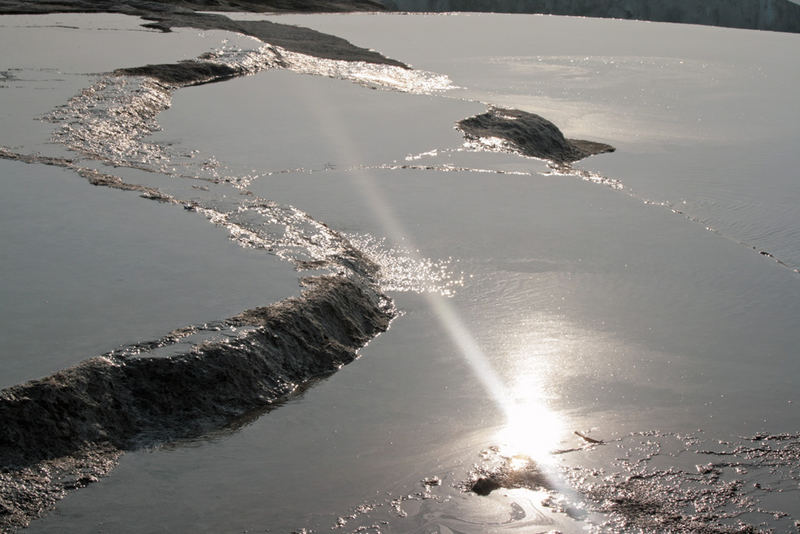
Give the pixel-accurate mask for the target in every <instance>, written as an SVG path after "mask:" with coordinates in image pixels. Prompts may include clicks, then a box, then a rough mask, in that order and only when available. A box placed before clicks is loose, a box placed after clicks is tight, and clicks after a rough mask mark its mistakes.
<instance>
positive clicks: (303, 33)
mask: <svg viewBox="0 0 800 534" xmlns="http://www.w3.org/2000/svg"><path fill="white" fill-rule="evenodd" d="M205 10H214V11H256V12H272V11H278V12H285V11H298V12H329V11H333V12H336V11H365V10H366V11H383V10H385V8H384V7H383V6H382V5H381V4H379V3H378V2H375V1H372V0H320V1H316V0H315V1H313V2H304V1H302V0H275V1H273V0H265V1H237V0H232V1H224V0H219V1H211V0H209V1H205V0H200V1H194V2H192V1H187V2H171V1H159V0H113V1H112V0H48V1H33V0H0V15H1V14H22V13H30V14H44V13H61V12H86V13H123V14H126V15H134V16H139V17H142V18H144V19H146V20H149V21H151V22H149V23H148V24H145V26H146V27H149V28H155V29H159V30H162V31H170V29H171V28H197V29H200V30H223V31H230V32H235V33H240V34H243V35H249V36H251V37H255V38H256V39H259V40H261V41H263V42H265V43H269V44H272V45H276V46H280V47H282V48H285V49H286V50H290V51H292V52H298V53H301V54H307V55H310V56H315V57H319V58H324V59H340V60H345V61H365V62H367V63H377V64H384V65H394V66H398V67H404V68H405V67H406V65H404V64H403V63H401V62H400V61H396V60H393V59H389V58H387V57H385V56H383V55H381V54H379V53H378V52H375V51H374V50H368V49H366V48H361V47H358V46H355V45H353V44H351V43H350V42H349V41H347V40H345V39H342V38H341V37H336V36H335V35H330V34H326V33H322V32H318V31H316V30H312V29H310V28H304V27H301V26H292V25H288V24H278V23H275V22H270V21H267V20H251V21H239V20H231V19H230V18H228V17H226V16H224V15H219V14H212V13H198V12H196V11H205Z"/></svg>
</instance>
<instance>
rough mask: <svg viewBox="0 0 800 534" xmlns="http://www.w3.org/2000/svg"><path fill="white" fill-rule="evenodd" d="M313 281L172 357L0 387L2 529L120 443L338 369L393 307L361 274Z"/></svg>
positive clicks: (169, 432)
mask: <svg viewBox="0 0 800 534" xmlns="http://www.w3.org/2000/svg"><path fill="white" fill-rule="evenodd" d="M305 283H306V285H307V287H306V289H305V291H304V292H303V295H302V297H298V298H290V299H287V300H284V301H281V302H278V303H276V304H273V305H271V306H268V307H264V308H257V309H254V310H248V311H246V312H244V313H242V314H240V315H238V316H236V317H233V318H231V319H228V320H226V321H224V324H225V325H227V326H236V327H237V328H242V327H246V328H249V331H247V333H246V334H244V335H242V336H240V337H236V338H231V339H226V340H224V341H216V342H208V343H203V344H200V345H195V346H194V347H193V350H191V351H189V352H187V353H184V354H178V355H174V356H168V357H167V356H164V357H159V356H153V355H147V354H146V351H145V355H144V356H142V355H135V354H136V352H138V350H136V351H129V353H127V354H125V353H120V352H116V353H110V354H107V355H104V356H99V357H95V358H91V359H88V360H86V361H84V362H82V363H80V364H78V365H76V366H75V367H71V368H69V369H65V370H63V371H60V372H58V373H56V374H54V375H51V376H48V377H46V378H43V379H40V380H34V381H31V382H28V383H25V384H21V385H18V386H13V387H10V388H7V389H5V390H2V391H0V530H3V531H5V530H7V529H11V528H16V527H21V526H24V525H26V524H27V523H28V522H29V521H30V519H32V518H34V517H36V516H38V515H39V514H40V513H41V512H42V511H44V510H45V509H47V508H49V507H51V506H53V505H54V503H55V502H56V501H57V500H58V498H60V497H61V496H63V494H64V492H65V491H66V490H69V489H74V488H79V487H82V486H85V485H87V484H89V483H91V482H93V481H95V480H97V477H98V476H102V475H104V474H106V473H107V472H108V471H109V470H111V469H112V468H113V466H114V465H115V462H116V458H117V457H118V456H119V454H121V451H125V450H131V449H136V448H140V447H150V446H154V445H158V444H159V443H164V442H167V441H171V440H176V439H182V438H189V437H196V436H202V435H204V434H206V433H209V432H213V431H218V430H220V429H223V428H225V427H227V426H228V425H230V424H232V423H233V422H235V420H236V419H237V418H240V417H242V416H243V415H246V414H247V413H249V412H252V411H254V410H259V409H264V408H265V407H267V406H269V405H270V404H272V403H274V402H276V401H278V400H280V399H282V398H284V397H286V396H287V395H289V394H291V393H292V392H293V391H295V390H296V389H297V388H298V387H299V386H301V385H302V384H304V383H307V382H308V381H310V380H312V379H314V378H316V377H321V376H325V375H327V374H329V373H332V372H334V371H336V370H337V369H339V368H340V367H341V366H342V365H345V364H347V363H349V362H351V361H353V359H355V357H356V350H357V349H358V348H360V347H362V346H363V345H364V344H365V343H366V342H367V341H369V340H370V339H372V338H373V337H374V336H376V335H377V334H378V333H380V332H382V331H384V330H386V328H387V327H388V324H389V321H390V320H391V318H392V317H393V310H392V309H391V308H390V306H389V305H388V304H387V302H388V301H387V300H386V299H385V298H384V297H382V296H381V295H380V294H378V293H377V292H376V290H374V289H373V288H372V287H368V286H366V285H365V284H364V283H362V282H357V281H354V280H351V279H348V278H344V277H341V276H325V277H318V278H311V279H307V280H306V281H305ZM153 345H154V346H161V345H163V343H154V344H153ZM141 347H146V345H142V346H141ZM137 348H138V347H137Z"/></svg>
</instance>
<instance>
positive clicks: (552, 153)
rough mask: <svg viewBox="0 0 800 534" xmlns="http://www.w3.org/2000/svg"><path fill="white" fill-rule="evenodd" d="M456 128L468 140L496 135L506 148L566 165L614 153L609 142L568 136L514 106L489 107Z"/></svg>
mask: <svg viewBox="0 0 800 534" xmlns="http://www.w3.org/2000/svg"><path fill="white" fill-rule="evenodd" d="M457 127H458V129H459V130H461V131H462V132H463V133H464V136H465V137H466V138H467V139H470V140H476V141H480V140H481V139H486V138H499V139H502V140H503V141H505V142H506V143H507V149H508V150H510V151H513V152H518V153H520V154H522V155H524V156H529V157H533V158H539V159H544V160H548V161H552V162H554V163H557V164H567V163H571V162H573V161H577V160H579V159H583V158H585V157H587V156H591V155H593V154H599V153H602V152H613V151H614V150H615V149H614V147H612V146H610V145H605V144H603V143H595V142H593V141H582V140H579V139H567V138H565V137H564V134H563V133H561V130H559V129H558V127H557V126H556V125H555V124H553V123H552V122H550V121H548V120H547V119H545V118H543V117H540V116H539V115H536V114H534V113H528V112H526V111H519V110H517V109H502V108H492V109H490V110H489V111H487V112H486V113H482V114H480V115H475V116H474V117H469V118H466V119H463V120H461V121H459V122H458V124H457Z"/></svg>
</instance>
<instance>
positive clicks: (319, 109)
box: [300, 84, 561, 463]
mask: <svg viewBox="0 0 800 534" xmlns="http://www.w3.org/2000/svg"><path fill="white" fill-rule="evenodd" d="M300 85H301V86H302V87H303V89H305V87H306V86H305V85H304V84H300ZM305 101H306V103H307V105H308V106H309V107H310V108H312V109H313V111H314V112H315V113H316V116H317V117H318V119H319V120H318V124H319V131H320V132H321V133H322V134H323V135H324V136H326V137H327V138H328V140H329V141H330V142H331V143H332V144H333V146H335V147H336V150H337V153H339V154H341V155H342V157H343V159H344V160H345V163H347V164H354V163H359V162H361V160H362V159H363V157H362V154H361V151H360V150H359V149H358V147H357V146H356V143H355V141H354V140H353V137H352V136H351V135H350V134H349V132H347V131H346V127H345V124H346V122H345V120H343V118H342V116H341V113H340V112H339V109H338V108H337V105H336V103H335V102H333V103H331V102H323V101H321V100H320V99H319V98H318V95H311V94H308V95H307V98H305ZM350 176H351V178H352V181H353V185H354V189H355V190H356V191H357V192H358V194H360V195H361V196H362V197H363V199H364V201H365V204H366V205H367V206H368V208H369V210H370V211H371V213H372V215H373V216H374V217H375V219H376V220H377V221H378V224H379V225H380V227H381V228H382V230H383V232H384V235H385V236H386V237H388V238H389V240H390V241H393V242H394V243H395V244H396V245H400V244H403V245H404V246H405V247H407V248H409V249H410V254H412V255H413V259H414V260H415V261H422V258H421V257H420V256H419V254H418V252H417V248H416V247H414V246H413V241H412V239H411V236H410V235H409V233H408V232H407V231H406V230H405V228H403V226H402V224H401V223H400V220H399V218H398V217H397V216H396V215H395V214H394V210H393V209H392V207H391V205H390V204H389V202H387V200H386V199H385V198H384V195H383V194H382V193H381V191H380V190H379V189H378V187H377V186H376V183H375V180H374V178H373V177H372V176H370V175H369V171H368V170H366V169H359V170H356V171H353V172H352V173H351V174H350ZM424 296H425V299H426V302H427V304H428V306H429V307H430V309H431V311H432V312H433V315H434V317H435V318H436V320H437V321H438V323H439V325H440V326H441V328H442V329H443V330H444V332H445V333H446V334H447V336H448V337H449V338H450V340H451V342H452V343H453V344H454V345H455V346H456V347H457V348H458V351H459V353H460V354H461V356H462V357H463V359H464V361H465V362H466V363H467V364H468V366H469V368H470V370H471V371H472V373H473V375H474V376H475V378H477V379H478V381H479V382H480V384H481V386H482V387H483V388H484V390H485V391H486V393H487V397H488V398H489V399H490V400H491V401H493V402H494V403H495V405H496V406H497V408H498V409H499V410H500V412H501V413H502V414H503V416H504V417H505V419H506V421H505V422H506V424H505V430H506V431H505V432H503V433H502V434H503V435H504V436H505V437H508V438H509V439H510V440H512V441H515V442H516V443H513V444H510V446H511V448H513V449H525V450H524V451H523V450H518V451H516V453H525V454H529V455H532V456H534V455H535V459H536V460H537V461H539V462H544V463H547V462H548V460H549V457H550V454H549V452H550V451H551V450H552V447H551V446H552V445H555V443H556V441H557V439H558V437H559V434H560V431H561V429H560V427H559V426H560V425H559V424H558V423H559V422H558V421H557V420H556V418H555V416H554V414H552V413H551V412H549V410H547V408H546V407H545V406H543V400H541V399H537V401H536V403H535V404H532V403H531V402H526V403H518V402H517V401H516V400H515V399H514V397H513V396H512V394H511V392H510V391H509V388H508V387H507V386H506V385H505V383H504V382H503V380H502V379H501V378H500V376H499V375H498V373H497V371H496V370H495V368H494V366H493V365H492V364H491V362H490V360H489V358H487V356H486V354H485V353H484V351H483V350H482V349H481V347H480V345H479V343H478V342H477V340H476V339H475V336H473V334H472V332H471V331H470V329H469V328H468V327H467V325H466V324H465V322H464V320H463V319H462V318H461V316H460V315H459V313H458V311H457V310H456V309H455V307H454V306H453V304H452V303H451V302H450V300H449V298H448V297H446V296H444V295H442V294H438V293H436V292H433V291H429V292H426V293H424ZM536 419H538V421H536ZM520 429H527V430H522V431H521V430H520ZM531 430H532V431H533V432H532V431H531ZM547 434H549V435H547Z"/></svg>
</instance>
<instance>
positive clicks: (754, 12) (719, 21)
mask: <svg viewBox="0 0 800 534" xmlns="http://www.w3.org/2000/svg"><path fill="white" fill-rule="evenodd" d="M383 3H384V4H385V5H386V6H387V7H389V8H391V9H399V10H403V11H478V12H493V13H543V14H548V15H568V16H575V17H600V18H617V19H636V20H650V21H654V22H679V23H683V24H705V25H708V26H726V27H730V28H747V29H752V30H771V31H781V32H794V33H798V32H800V5H798V4H795V3H793V2H791V1H790V0H383Z"/></svg>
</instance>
